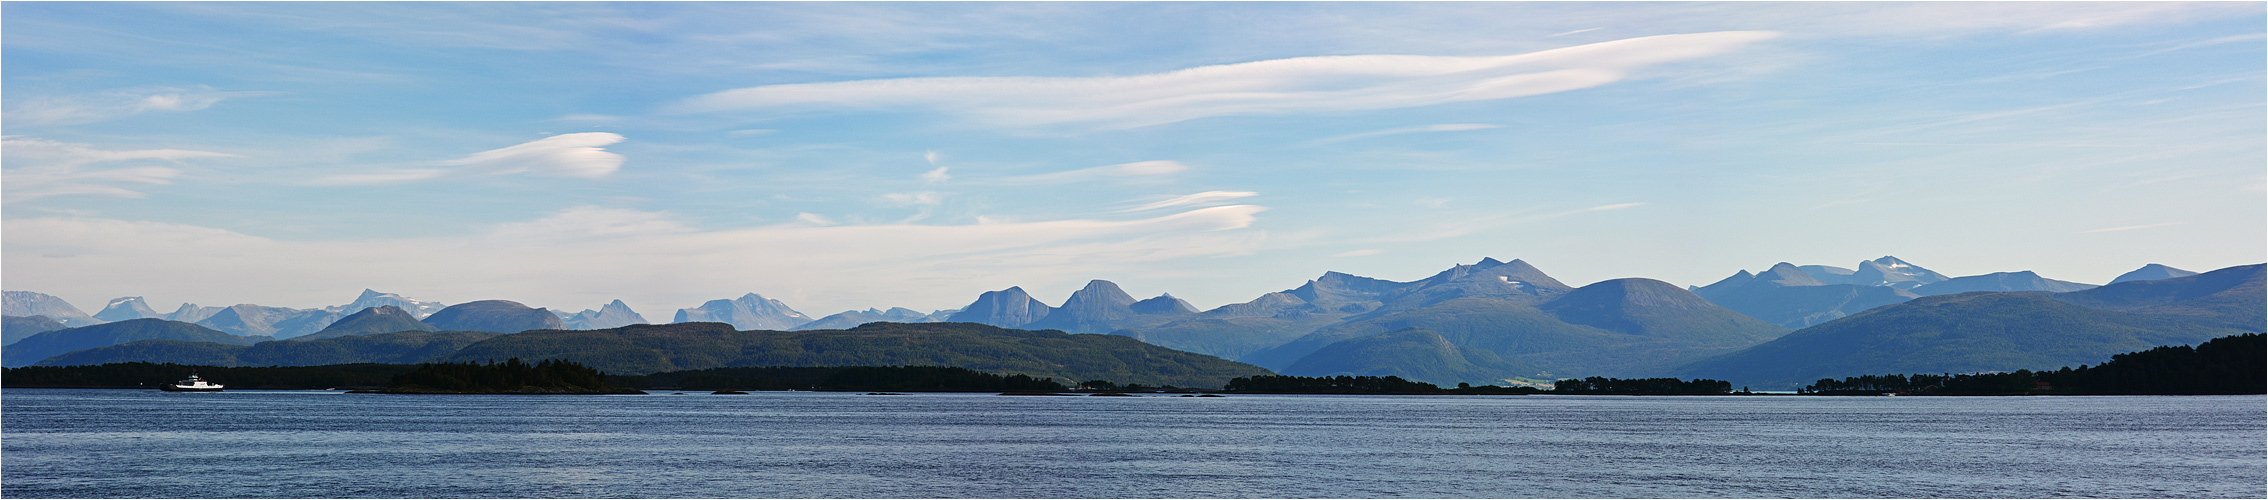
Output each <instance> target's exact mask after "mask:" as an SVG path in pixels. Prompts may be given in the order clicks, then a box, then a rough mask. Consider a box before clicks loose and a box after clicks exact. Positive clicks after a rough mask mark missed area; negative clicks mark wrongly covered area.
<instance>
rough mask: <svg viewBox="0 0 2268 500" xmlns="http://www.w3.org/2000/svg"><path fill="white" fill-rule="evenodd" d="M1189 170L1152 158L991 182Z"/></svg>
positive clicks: (1135, 176) (1086, 178)
mask: <svg viewBox="0 0 2268 500" xmlns="http://www.w3.org/2000/svg"><path fill="white" fill-rule="evenodd" d="M1187 170H1189V165H1184V164H1182V163H1181V162H1178V161H1172V160H1151V161H1138V162H1133V163H1120V164H1117V165H1104V166H1100V167H1089V168H1082V169H1078V170H1066V171H1062V172H1054V173H1046V174H1039V175H1026V176H1019V177H1006V178H1000V179H992V180H991V181H990V182H992V183H998V184H1067V183H1073V182H1086V181H1096V180H1104V179H1140V178H1154V177H1158V176H1164V175H1172V174H1176V173H1180V172H1183V171H1187Z"/></svg>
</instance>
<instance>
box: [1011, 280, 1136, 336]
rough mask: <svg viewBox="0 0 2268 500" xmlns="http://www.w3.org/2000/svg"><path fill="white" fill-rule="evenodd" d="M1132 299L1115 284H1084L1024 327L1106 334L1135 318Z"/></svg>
mask: <svg viewBox="0 0 2268 500" xmlns="http://www.w3.org/2000/svg"><path fill="white" fill-rule="evenodd" d="M1134 302H1135V300H1134V296H1133V295H1128V294H1127V293H1126V291H1125V290H1122V289H1119V288H1118V284H1117V283H1111V282H1109V281H1103V280H1092V281H1088V282H1087V286H1086V287H1085V288H1081V289H1079V291H1076V292H1071V298H1068V299H1064V300H1063V306H1062V307H1056V308H1053V309H1051V310H1049V311H1048V312H1047V316H1046V317H1043V318H1040V319H1039V320H1037V321H1033V322H1031V323H1028V324H1026V325H1024V326H1023V328H1026V329H1031V330H1048V329H1052V330H1062V331H1066V332H1071V333H1107V332H1110V331H1112V330H1117V329H1119V328H1122V326H1120V325H1121V324H1122V323H1124V322H1125V321H1126V320H1128V319H1130V318H1133V317H1134V309H1133V307H1131V306H1133V305H1134Z"/></svg>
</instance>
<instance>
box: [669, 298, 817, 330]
mask: <svg viewBox="0 0 2268 500" xmlns="http://www.w3.org/2000/svg"><path fill="white" fill-rule="evenodd" d="M670 322H671V323H692V322H715V323H725V324H730V325H732V326H733V328H739V329H742V330H786V329H789V328H795V327H796V325H801V324H804V323H809V322H811V317H810V316H804V315H803V313H800V312H796V310H795V309H794V308H791V307H788V305H787V304H785V303H782V302H780V301H778V300H774V299H767V298H764V296H762V295H757V294H755V293H750V294H747V295H742V296H740V298H738V299H733V300H723V299H718V300H711V301H708V302H704V303H702V304H701V307H694V308H689V309H678V310H677V317H676V318H674V319H671V320H670Z"/></svg>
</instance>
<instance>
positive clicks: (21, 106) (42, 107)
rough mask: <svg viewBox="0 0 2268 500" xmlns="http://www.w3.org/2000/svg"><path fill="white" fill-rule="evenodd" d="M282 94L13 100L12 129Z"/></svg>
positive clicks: (192, 91) (146, 92)
mask: <svg viewBox="0 0 2268 500" xmlns="http://www.w3.org/2000/svg"><path fill="white" fill-rule="evenodd" d="M278 93H279V92H257V91H236V92H223V91H219V90H214V89H213V88H212V87H207V86H197V87H142V88H133V89H120V90H112V91H108V92H100V93H94V94H84V95H68V96H33V97H21V98H12V99H10V101H11V104H10V105H9V106H8V108H7V121H8V124H9V125H32V126H40V125H78V124H83V123H94V122H99V121H105V120H113V119H118V118H124V117H128V116H133V115H138V114H142V113H149V112H179V111H196V110H200V109H205V108H210V107H212V106H213V105H214V104H218V103H220V102H221V101H225V100H229V99H236V98H242V97H251V96H260V95H271V94H278Z"/></svg>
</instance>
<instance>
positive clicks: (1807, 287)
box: [1693, 262, 1919, 328]
mask: <svg viewBox="0 0 2268 500" xmlns="http://www.w3.org/2000/svg"><path fill="white" fill-rule="evenodd" d="M1812 267H1825V266H1796V265H1794V264H1789V263H1786V262H1782V263H1779V264H1776V265H1773V266H1772V268H1771V269H1768V270H1766V271H1765V272H1764V273H1763V274H1749V273H1748V271H1747V270H1742V271H1740V272H1739V273H1735V274H1733V275H1732V276H1730V277H1727V278H1725V279H1723V280H1718V281H1717V282H1716V283H1711V284H1709V286H1704V287H1697V288H1694V289H1693V293H1694V294H1696V295H1700V296H1701V297H1702V298H1704V299H1708V300H1709V301H1710V302H1714V303H1716V304H1717V305H1721V306H1725V307H1726V308H1729V309H1732V310H1734V311H1737V312H1739V313H1741V314H1745V315H1748V316H1749V317H1752V318H1756V319H1761V320H1764V321H1766V322H1770V323H1772V324H1776V325H1780V326H1784V327H1788V328H1803V327H1807V326H1811V325H1816V324H1820V323H1825V322H1828V321H1831V320H1834V319H1836V318H1841V317H1844V316H1849V315H1852V314H1856V313H1858V312H1860V311H1865V310H1868V309H1873V308H1876V307H1882V306H1886V305H1890V304H1896V303H1899V302H1905V301H1908V300H1913V299H1914V298H1915V297H1919V295H1916V294H1914V293H1910V292H1907V291H1905V290H1902V289H1899V288H1896V287H1891V286H1875V285H1857V284H1851V283H1847V282H1845V283H1829V282H1828V280H1822V279H1819V278H1818V275H1816V274H1813V273H1812V272H1810V271H1808V270H1807V269H1809V268H1812ZM1838 279H1840V280H1841V281H1850V280H1848V279H1847V277H1843V278H1838Z"/></svg>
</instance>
